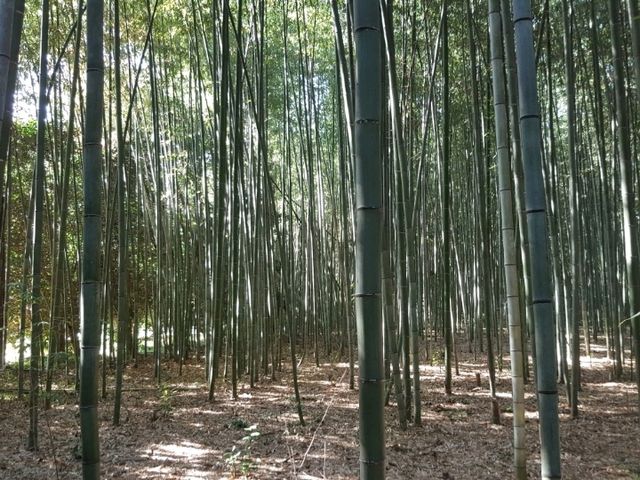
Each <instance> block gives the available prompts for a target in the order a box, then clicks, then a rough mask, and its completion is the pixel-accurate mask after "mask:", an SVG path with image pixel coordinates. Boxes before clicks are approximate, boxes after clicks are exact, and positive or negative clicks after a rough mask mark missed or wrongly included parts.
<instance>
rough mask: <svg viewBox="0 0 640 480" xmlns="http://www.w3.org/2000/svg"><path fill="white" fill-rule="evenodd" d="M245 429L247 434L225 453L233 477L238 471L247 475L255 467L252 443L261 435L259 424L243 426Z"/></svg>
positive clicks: (225, 459)
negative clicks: (252, 457) (252, 456)
mask: <svg viewBox="0 0 640 480" xmlns="http://www.w3.org/2000/svg"><path fill="white" fill-rule="evenodd" d="M240 420H242V419H240ZM243 430H244V431H245V432H247V435H245V436H244V437H242V438H241V439H240V441H239V442H238V444H236V445H234V446H233V447H231V451H229V452H225V454H224V461H225V463H226V464H227V465H228V466H229V467H231V476H232V477H235V476H236V475H237V474H238V472H239V473H240V474H241V475H246V474H248V473H249V472H250V471H251V469H253V468H254V466H253V460H252V459H251V445H252V444H253V442H254V441H255V440H256V439H257V438H258V437H259V436H260V432H259V431H258V425H257V424H254V425H251V426H248V427H245V428H243Z"/></svg>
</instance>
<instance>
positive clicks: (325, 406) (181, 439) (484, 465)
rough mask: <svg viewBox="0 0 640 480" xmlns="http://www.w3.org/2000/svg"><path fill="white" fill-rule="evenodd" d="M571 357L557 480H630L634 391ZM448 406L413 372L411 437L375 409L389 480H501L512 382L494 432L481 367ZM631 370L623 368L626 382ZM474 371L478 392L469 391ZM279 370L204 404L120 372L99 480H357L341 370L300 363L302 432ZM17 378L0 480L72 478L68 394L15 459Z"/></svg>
mask: <svg viewBox="0 0 640 480" xmlns="http://www.w3.org/2000/svg"><path fill="white" fill-rule="evenodd" d="M595 348H596V351H595V352H594V353H593V356H592V357H591V358H587V357H583V360H582V365H583V388H582V393H581V396H580V401H581V407H580V418H579V419H577V420H571V419H570V418H569V410H568V407H567V403H566V395H565V393H564V388H563V386H561V397H560V398H561V405H560V408H561V414H562V417H561V427H560V428H561V443H562V462H563V476H564V478H565V479H581V480H586V479H622V478H627V479H640V416H639V415H638V409H637V408H638V407H637V403H636V402H637V400H636V398H637V397H636V392H635V385H634V384H633V383H632V382H631V381H630V378H629V377H626V381H624V382H613V381H610V379H609V365H608V363H607V361H606V359H604V358H602V357H603V354H602V349H600V351H597V346H595ZM459 367H460V375H459V376H454V394H453V395H452V396H450V397H447V396H446V395H445V393H444V388H443V385H444V371H443V369H442V367H441V366H437V365H435V366H423V367H422V379H423V380H422V387H421V388H422V395H423V396H422V401H423V406H422V411H423V426H421V427H415V426H413V425H410V426H409V428H408V429H407V431H405V432H402V431H400V429H399V427H398V422H397V416H396V407H395V404H394V402H393V398H392V401H391V403H390V405H389V406H388V407H387V409H386V422H387V428H386V432H387V433H386V435H387V436H386V444H387V478H390V479H460V480H462V479H497V478H513V469H512V466H511V461H512V460H511V413H510V412H511V406H510V381H509V371H508V369H507V368H505V369H504V371H502V372H501V373H500V374H499V379H498V391H499V401H500V406H501V410H502V425H500V426H496V425H492V424H491V423H490V415H491V404H490V399H489V395H488V389H487V378H486V377H487V375H486V368H484V366H483V364H482V361H480V359H479V358H478V361H474V357H473V355H472V354H463V353H461V354H460V364H459ZM628 369H629V367H628V366H627V370H628ZM476 372H481V375H482V387H480V388H478V387H477V386H476V379H475V376H476ZM290 376H291V375H290V373H289V370H287V369H285V370H283V371H282V372H278V373H277V380H276V381H271V380H261V381H260V382H259V383H258V384H257V386H256V387H255V388H253V389H250V388H249V387H248V386H247V385H244V384H243V385H242V386H241V388H240V389H239V398H238V399H237V400H232V399H231V394H230V388H229V385H226V384H222V386H220V387H219V388H218V390H217V395H216V401H215V402H214V403H209V402H208V401H207V389H206V386H205V384H204V382H203V369H202V366H201V365H196V364H195V363H191V364H188V365H186V366H185V368H184V370H183V375H182V376H181V377H180V376H178V369H177V366H175V365H173V364H166V365H165V377H164V382H163V384H162V385H161V386H160V387H158V386H157V385H156V384H155V383H154V380H153V376H152V365H151V363H150V362H141V364H140V365H139V366H138V367H137V368H128V369H127V371H126V378H125V388H126V391H125V393H124V398H123V402H124V404H123V405H124V407H123V411H122V423H121V425H120V426H119V427H114V426H112V424H111V418H112V414H113V390H110V391H109V395H108V398H107V399H106V400H104V401H103V402H101V404H100V418H101V420H102V424H101V430H100V442H101V445H100V447H101V454H102V473H103V478H118V479H131V480H133V479H161V478H162V479H231V478H249V479H279V478H282V479H301V480H304V479H319V478H328V479H356V478H358V455H359V452H358V446H357V445H358V426H357V425H358V412H357V402H358V394H357V391H355V390H353V391H352V390H349V382H348V370H347V366H346V365H345V364H340V363H334V364H331V363H324V364H322V365H321V366H320V367H319V368H318V367H316V366H315V365H314V364H313V363H312V361H311V360H308V361H305V363H303V364H302V366H301V369H300V390H301V395H302V400H303V409H304V416H305V420H306V426H304V427H301V426H300V425H299V423H298V421H297V415H296V410H295V403H294V396H293V388H292V385H291V381H290ZM14 377H15V372H12V371H10V369H7V370H5V371H4V372H2V373H1V374H0V432H2V436H3V438H2V440H1V441H0V478H2V479H12V480H18V479H28V480H34V479H60V480H62V479H77V478H81V461H80V460H79V459H78V452H79V450H78V446H79V440H78V435H79V417H78V409H77V406H76V405H75V403H74V396H73V394H72V387H66V388H67V390H66V392H67V393H65V392H64V391H58V392H57V393H56V395H55V401H56V403H55V405H54V407H53V408H52V409H51V410H49V411H47V412H42V415H41V417H40V419H41V420H40V443H41V448H40V451H39V452H36V453H34V452H30V451H28V450H26V448H25V441H26V434H27V430H28V424H29V415H28V408H27V407H28V403H27V400H26V399H25V400H19V399H17V398H16V395H15V390H13V388H15V383H14V381H15V378H14ZM526 395H527V442H528V447H529V458H528V465H527V467H528V472H529V478H539V455H538V433H537V426H538V423H537V415H536V413H535V397H534V393H533V388H532V385H527V389H526Z"/></svg>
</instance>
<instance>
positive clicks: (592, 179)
mask: <svg viewBox="0 0 640 480" xmlns="http://www.w3.org/2000/svg"><path fill="white" fill-rule="evenodd" d="M639 99H640V16H639V15H638V9H637V0H607V2H600V1H598V0H544V1H537V2H530V1H529V0H513V2H509V1H507V0H488V1H481V0H461V1H456V2H450V1H447V0H442V1H428V2H418V1H415V0H414V1H409V0H403V1H395V2H394V1H393V0H379V2H375V1H367V0H347V1H345V0H331V1H318V0H220V1H217V0H216V1H212V2H204V1H202V0H146V1H145V2H133V1H130V0H112V1H109V2H103V1H102V0H86V2H85V1H84V0H77V1H72V0H68V1H63V0H42V1H41V2H37V1H35V0H27V1H26V2H25V1H24V0H23V1H20V0H0V368H4V366H5V365H7V364H14V363H15V364H16V369H17V372H18V379H19V383H18V392H17V393H18V395H19V396H20V397H22V396H23V395H26V394H27V393H28V395H29V412H30V419H29V427H28V428H27V427H26V420H25V432H28V446H29V448H30V449H33V450H37V449H38V448H45V447H44V445H42V441H39V437H38V431H39V429H41V428H42V426H41V425H39V423H40V422H39V417H38V414H39V412H40V411H41V410H42V409H48V408H50V407H51V405H52V398H53V396H52V392H54V391H55V389H56V385H55V378H56V375H59V374H61V372H64V374H65V375H70V376H71V377H72V378H73V379H74V381H75V384H76V390H77V392H78V396H79V408H80V423H81V428H82V456H83V467H84V470H83V471H84V476H85V478H98V477H99V475H100V449H99V440H98V438H99V419H98V413H97V412H98V408H99V402H100V399H101V398H102V399H104V398H105V397H106V396H107V395H108V390H109V388H111V387H115V401H114V411H113V414H112V415H113V416H112V421H113V424H114V425H118V424H119V422H120V417H121V409H122V408H123V407H124V408H126V405H123V402H124V401H125V400H123V396H122V391H123V388H125V387H126V381H125V380H124V377H125V373H126V371H127V369H129V368H130V367H131V366H134V365H137V364H138V363H139V362H144V361H149V362H152V363H153V365H154V378H155V380H156V381H157V383H158V385H161V384H162V383H163V379H164V374H165V370H166V369H167V368H168V365H177V366H178V368H179V369H180V372H182V368H183V366H184V365H185V364H187V362H192V361H193V362H197V363H198V364H200V365H203V366H204V369H203V372H204V373H203V376H204V378H203V380H204V381H206V382H207V386H208V392H209V395H208V400H209V401H210V402H217V401H220V391H221V390H222V389H224V388H225V385H226V384H228V385H229V387H230V392H231V396H232V397H233V398H234V399H235V398H237V397H238V395H239V394H238V392H239V389H240V388H241V386H242V385H245V384H246V385H249V386H250V387H253V386H254V385H256V384H257V383H259V382H261V381H262V380H263V379H265V378H275V376H276V373H277V372H281V371H283V369H284V370H286V371H287V372H290V373H288V375H290V376H291V389H292V392H291V395H292V396H293V399H294V402H293V403H292V408H293V409H294V410H295V412H296V415H297V417H298V420H299V422H300V423H301V424H304V423H305V405H304V401H303V398H304V396H303V395H302V394H301V391H300V388H299V384H298V369H299V368H300V365H301V364H302V362H306V363H313V364H315V365H317V366H319V365H320V364H321V362H324V361H327V360H328V361H333V362H345V364H347V365H348V367H349V383H350V387H351V388H358V389H359V392H360V436H361V442H360V448H361V478H366V479H373V478H384V475H385V452H384V443H385V439H384V432H385V423H384V404H385V401H386V402H389V400H391V402H392V403H393V404H394V408H395V409H396V411H397V418H398V422H397V423H398V424H397V425H396V424H395V423H394V425H391V427H392V428H399V429H402V430H405V429H407V428H417V427H418V426H420V425H421V424H422V423H423V422H424V418H423V417H424V409H425V396H428V395H429V392H428V391H424V387H421V385H423V384H421V368H420V367H421V365H424V364H425V363H433V362H434V361H442V364H443V368H444V376H445V380H444V389H445V391H446V392H447V394H449V395H452V394H455V388H454V385H453V381H452V379H453V378H454V376H455V375H457V374H459V371H460V369H463V368H465V367H464V365H461V364H460V362H459V358H458V357H459V353H460V352H461V351H465V352H473V353H474V354H475V355H477V356H482V357H483V358H484V359H486V360H485V361H486V365H487V370H488V371H487V373H488V378H489V392H490V398H491V403H490V405H488V406H487V416H488V418H490V421H491V422H492V423H494V424H500V423H501V422H504V421H505V419H504V418H501V410H500V406H499V402H498V393H499V392H498V389H499V388H498V386H497V382H496V373H497V372H499V371H501V370H502V369H503V367H504V365H503V363H504V360H508V361H509V368H510V369H511V377H512V389H511V393H512V402H513V407H512V412H513V449H514V471H515V475H516V477H517V478H519V479H523V478H527V458H526V452H527V439H526V438H525V427H524V425H525V407H524V388H525V387H524V385H525V383H529V382H532V383H534V384H535V386H536V391H537V405H538V414H539V419H540V424H539V428H540V463H541V465H540V471H541V474H542V478H560V476H561V465H560V459H561V452H560V441H559V426H558V425H559V424H558V402H559V397H558V384H559V383H564V384H566V385H567V388H566V391H567V392H568V398H567V401H568V402H569V405H570V407H571V416H572V418H574V419H575V418H578V417H579V416H582V415H583V414H584V413H583V412H582V411H581V408H580V396H581V390H580V385H581V361H584V360H581V356H583V357H584V356H588V357H589V356H591V349H592V343H595V342H604V343H605V344H606V357H607V359H608V360H609V361H610V366H611V372H610V375H611V378H612V379H616V380H617V379H623V378H624V379H627V380H631V379H632V378H633V379H635V381H636V382H637V387H638V394H637V398H636V400H637V406H636V408H640V375H639V374H638V364H640V290H639V289H640V263H639V252H638V249H639V248H640V244H639V241H640V240H639V238H638V226H637V224H638V215H637V212H638V190H639V189H638V175H639V174H640V171H639V169H638V166H639V165H640V163H639V162H638V160H637V157H638V149H639V148H640V147H639V145H640V138H639V136H638V132H640V128H639V127H640V109H639V105H640V102H639ZM41 386H42V388H41ZM385 394H386V396H385ZM560 400H563V399H560ZM586 414H587V415H588V413H586ZM387 427H388V425H387ZM536 468H538V467H536ZM531 469H532V468H531V467H529V471H531Z"/></svg>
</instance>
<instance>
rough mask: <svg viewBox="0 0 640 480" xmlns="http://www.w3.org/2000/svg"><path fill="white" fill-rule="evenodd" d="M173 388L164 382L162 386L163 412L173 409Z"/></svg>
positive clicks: (161, 409) (161, 408) (161, 402)
mask: <svg viewBox="0 0 640 480" xmlns="http://www.w3.org/2000/svg"><path fill="white" fill-rule="evenodd" d="M172 395H173V390H172V389H171V387H169V385H167V384H166V383H163V384H162V385H161V386H160V411H161V412H162V413H165V414H166V413H169V412H170V411H171V410H172V409H173V405H172V404H171V400H172Z"/></svg>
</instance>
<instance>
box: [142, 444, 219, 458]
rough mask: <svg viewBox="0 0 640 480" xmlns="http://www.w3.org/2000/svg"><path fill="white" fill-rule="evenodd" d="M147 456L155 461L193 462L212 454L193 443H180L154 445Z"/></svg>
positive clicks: (147, 452) (147, 451) (148, 449)
mask: <svg viewBox="0 0 640 480" xmlns="http://www.w3.org/2000/svg"><path fill="white" fill-rule="evenodd" d="M145 453H146V454H147V455H149V457H150V458H152V459H153V460H160V461H165V460H177V459H185V460H193V459H195V458H200V457H203V456H205V455H207V454H208V453H212V451H211V450H209V449H208V448H206V447H203V446H202V445H199V444H197V443H192V442H180V443H179V444H168V445H167V444H160V445H152V446H151V447H149V448H147V450H146V451H145Z"/></svg>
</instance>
